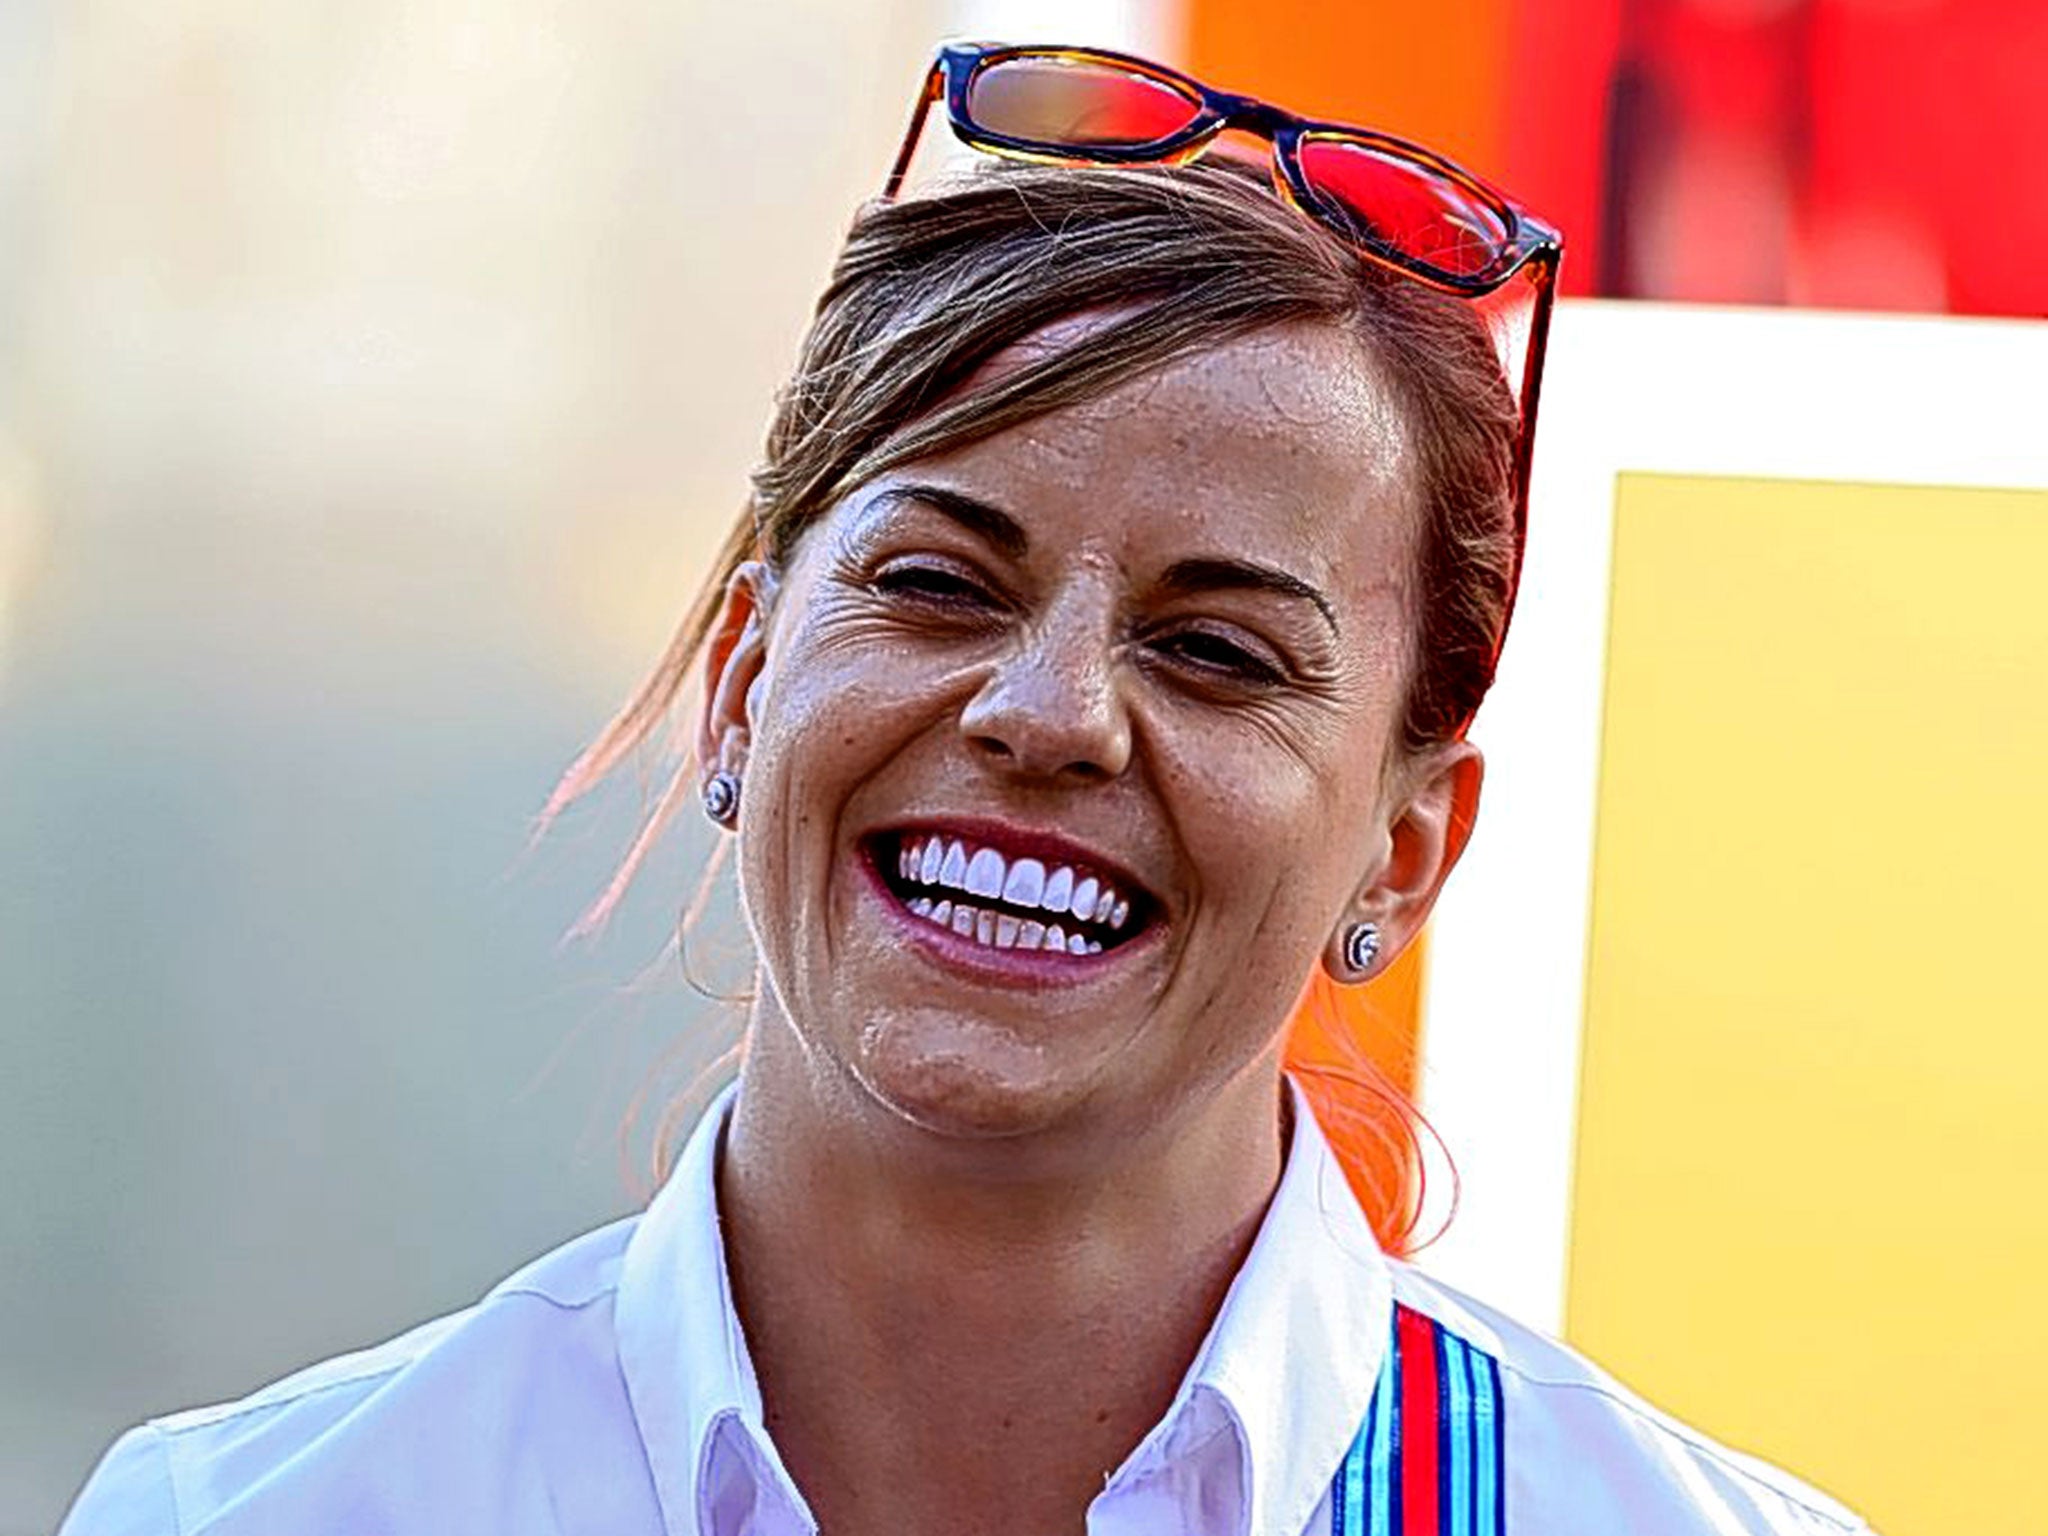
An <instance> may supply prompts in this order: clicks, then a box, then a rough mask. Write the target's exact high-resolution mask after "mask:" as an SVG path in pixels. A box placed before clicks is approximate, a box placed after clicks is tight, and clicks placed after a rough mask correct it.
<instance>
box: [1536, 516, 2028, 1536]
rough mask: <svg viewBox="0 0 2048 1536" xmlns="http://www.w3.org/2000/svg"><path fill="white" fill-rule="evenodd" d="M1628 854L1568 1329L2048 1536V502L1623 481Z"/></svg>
mask: <svg viewBox="0 0 2048 1536" xmlns="http://www.w3.org/2000/svg"><path fill="white" fill-rule="evenodd" d="M1597 842H1598V848H1597V853H1596V857H1595V868H1594V884H1593V892H1594V894H1593V922H1592V940H1591V954H1590V957H1589V966H1588V991H1587V1004H1586V1009H1587V1012H1586V1035H1585V1050H1584V1058H1583V1077H1582V1083H1581V1093H1582V1098H1581V1113H1580V1125H1579V1142H1578V1162H1577V1171H1576V1178H1575V1186H1574V1194H1573V1212H1572V1231H1571V1259H1570V1276H1569V1281H1568V1288H1567V1304H1566V1328H1567V1331H1568V1333H1569V1335H1570V1337H1571V1339H1572V1341H1573V1342H1574V1343H1575V1344H1577V1345H1579V1346H1580V1347H1581V1348H1583V1349H1585V1350H1586V1351H1588V1352H1589V1353H1590V1354H1592V1355H1593V1356H1594V1357H1595V1358H1596V1359H1598V1360H1600V1361H1601V1362H1602V1363H1604V1364H1605V1365H1607V1366H1608V1367H1609V1368H1610V1369H1612V1370H1614V1371H1615V1372H1616V1374H1617V1375H1619V1376H1620V1377H1621V1378H1622V1379H1623V1380H1624V1381H1627V1382H1628V1383H1630V1384H1631V1385H1632V1386H1634V1387H1636V1388H1637V1389H1638V1390H1640V1391H1642V1392H1643V1393H1644V1394H1645V1395H1646V1396H1648V1397H1649V1398H1650V1399H1651V1400H1652V1401H1654V1402H1656V1403H1658V1404H1659V1405H1660V1406H1662V1407H1664V1408H1667V1409H1669V1410H1670V1411H1672V1412H1674V1413H1676V1414H1678V1415H1679V1416H1680V1417H1682V1418H1685V1419H1688V1420H1690V1421H1692V1422H1694V1423H1697V1424H1699V1425H1700V1426H1701V1427H1702V1428H1704V1429H1706V1430H1707V1431H1708V1432H1710V1433H1712V1434H1714V1435H1716V1436H1718V1437H1720V1438H1722V1439H1724V1440H1726V1441H1728V1442H1730V1443H1732V1444H1734V1445H1736V1446H1739V1447H1741V1448H1743V1449H1745V1450H1750V1451H1754V1452H1756V1453H1758V1454H1760V1455H1763V1456H1766V1457H1768V1458H1770V1459H1772V1460H1774V1461H1777V1462H1779V1463H1781V1464H1783V1465H1785V1466H1787V1467H1789V1468H1790V1469H1792V1470H1794V1471H1796V1472H1798V1473H1799V1474H1801V1475H1802V1476H1805V1477H1807V1478H1809V1479H1811V1480H1813V1481H1814V1482H1816V1483H1818V1484H1819V1485H1820V1486H1821V1487H1823V1488H1826V1489H1828V1490H1829V1491H1830V1492H1832V1493H1834V1494H1835V1495H1836V1496H1838V1497H1840V1498H1841V1499H1843V1500H1844V1501H1845V1502H1847V1503H1849V1504H1851V1505H1853V1506H1854V1507H1855V1508H1857V1509H1858V1511H1859V1512H1860V1513H1862V1514H1863V1515H1865V1516H1866V1517H1867V1518H1869V1519H1870V1520H1871V1522H1872V1523H1873V1524H1874V1525H1875V1526H1876V1527H1877V1529H1878V1530H1879V1531H1880V1532H1882V1533H1884V1536H1936V1533H1944V1532H1955V1533H1963V1532H1969V1533H1971V1536H2002V1533H2012V1536H2019V1533H2021V1532H2026V1533H2028V1536H2038V1533H2039V1532H2040V1531H2042V1530H2043V1529H2044V1526H2043V1523H2042V1522H2043V1515H2042V1508H2043V1501H2042V1498H2041V1493H2040V1477H2041V1470H2042V1449H2041V1448H2042V1446H2043V1445H2048V1386H2044V1382H2048V1317H2044V1300H2048V1298H2044V1287H2048V894H2044V892H2048V492H2039V491H2027V492H1997V491H1982V490H1946V489H1925V488H1917V487H1903V486H1870V485H1838V484H1809V483H1793V482H1776V481H1762V480H1736V479H1704V478H1677V477H1666V476H1649V475H1643V476H1634V475H1631V476H1624V477H1622V479H1621V482H1620V485H1619V490H1618V495H1617V502H1616V522H1615V546H1614V586H1613V610H1612V618H1611V631H1610V642H1609V654H1608V676H1607V699H1606V716H1605V725H1604V732H1603V741H1602V754H1601V771H1600V802H1599V831H1598V839H1597Z"/></svg>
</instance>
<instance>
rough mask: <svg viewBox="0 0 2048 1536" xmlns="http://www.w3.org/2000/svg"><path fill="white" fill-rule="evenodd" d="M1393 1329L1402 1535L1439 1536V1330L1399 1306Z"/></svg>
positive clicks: (1423, 1318)
mask: <svg viewBox="0 0 2048 1536" xmlns="http://www.w3.org/2000/svg"><path fill="white" fill-rule="evenodd" d="M1394 1328H1395V1331H1396V1332H1397V1333H1398V1334H1399V1336H1400V1340H1401V1473H1400V1476H1401V1533H1402V1536H1440V1532H1439V1525H1438V1519H1439V1516H1438V1511H1437V1441H1438V1439H1439V1426H1440V1424H1441V1414H1440V1411H1439V1409H1440V1404H1439V1403H1438V1401H1437V1390H1436V1383H1437V1358H1436V1349H1437V1340H1436V1326H1435V1324H1433V1323H1432V1322H1430V1320H1429V1319H1428V1318H1426V1317H1424V1316H1423V1315H1422V1314H1421V1313H1420V1312H1414V1311H1410V1310H1409V1309H1408V1308H1407V1307H1400V1308H1397V1309H1396V1312H1395V1321H1394Z"/></svg>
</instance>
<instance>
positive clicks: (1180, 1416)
mask: <svg viewBox="0 0 2048 1536" xmlns="http://www.w3.org/2000/svg"><path fill="white" fill-rule="evenodd" d="M735 1091H736V1090H734V1089H731V1088H728V1089H727V1090H726V1091H725V1092H724V1093H723V1094H721V1095H720V1096H719V1097H718V1099H717V1100H715V1101H714V1102H713V1103H712V1105H711V1106H710V1108H709V1109H707V1110H706V1112H705V1114H704V1117H703V1119H702V1120H701V1121H700V1122H699V1124H698V1126H697V1129H696V1131H695V1132H694V1133H693V1134H692V1135H691V1137H690V1140H689V1143H688V1145H687V1146H686V1147H685V1148H684V1151H683V1155H682V1157H681V1159H680V1160H679V1161H678V1162H677V1164H676V1167H675V1170H674V1171H673V1172H672V1173H671V1174H670V1176H669V1178H668V1180H667V1182H666V1183H665V1184H664V1185H663V1187H662V1189H661V1191H660V1193H659V1194H658V1195H656V1196H655V1199H654V1202H653V1203H652V1204H651V1205H650V1206H649V1207H648V1210H647V1213H646V1215H645V1216H643V1217H642V1218H641V1222H640V1226H639V1229H638V1230H637V1231H636V1232H635V1234H634V1236H633V1239H632V1241H631V1242H630V1243H629V1244H628V1245H627V1249H626V1254H625V1264H624V1269H623V1272H622V1273H621V1275H620V1281H619V1293H618V1311H617V1325H618V1339H619V1360H620V1365H621V1368H622V1369H623V1371H624V1374H625V1379H626V1390H627V1395H628V1397H629V1399H630V1400H631V1402H632V1405H633V1413H634V1417H635V1418H636V1419H637V1420H638V1422H639V1427H640V1433H641V1436H642V1438H643V1440H644V1441H645V1443H646V1448H647V1457H648V1464H649V1466H650V1468H651V1469H652V1471H653V1474H654V1485H655V1489H656V1492H657V1494H658V1496H659V1498H660V1500H661V1507H662V1518H663V1521H664V1523H665V1524H666V1525H667V1527H668V1530H669V1532H670V1533H671V1536H700V1533H701V1536H723V1533H724V1532H726V1531H731V1530H735V1529H740V1528H742V1527H743V1526H744V1525H745V1524H747V1523H749V1522H747V1521H746V1520H745V1519H744V1518H743V1517H742V1518H737V1519H736V1518H734V1517H735V1516H738V1515H739V1511H738V1510H736V1509H735V1508H734V1505H735V1504H736V1503H756V1504H758V1502H759V1501H762V1500H767V1501H772V1502H775V1503H780V1504H783V1505H785V1506H787V1507H786V1508H784V1509H783V1510H781V1511H780V1513H781V1514H783V1515H784V1516H785V1517H793V1518H786V1519H785V1520H777V1521H772V1522H768V1523H769V1524H771V1525H783V1526H785V1528H787V1527H789V1526H794V1528H797V1529H811V1528H812V1522H811V1520H810V1517H809V1514H808V1511H806V1510H805V1509H804V1507H803V1501H802V1496H801V1495H800V1494H799V1493H798V1492H797V1490H796V1487H795V1484H794V1483H793V1482H792V1481H791V1480H790V1478H789V1476H788V1473H787V1471H786V1470H785V1469H784V1468H783V1466H782V1463H781V1458H780V1457H779V1456H778V1455H777V1454H776V1451H775V1447H774V1443H773V1442H772V1441H771V1440H770V1439H769V1437H768V1433H767V1430H766V1428H765V1426H764V1424H763V1422H762V1414H761V1392H760V1386H759V1383H758V1382H757V1380H756V1379H755V1376H754V1368H753V1362H752V1360H751V1359H750V1358H749V1356H748V1353H747V1345H746V1339H745V1336H744V1334H743V1333H742V1332H741V1329H740V1325H739V1319H738V1316H737V1314H736V1313H735V1312H734V1310H733V1305H732V1291H731V1286H730V1284H729V1283H728V1279H727V1274H726V1267H725V1249H724V1242H723V1238H722V1233H721V1230H720V1226H719V1220H718V1199H717V1184H716V1175H717V1163H718V1155H719V1148H720V1146H721V1145H722V1143H723V1141H724V1128H725V1122H726V1118H727V1114H728V1111H729V1110H730V1108H731V1104H732V1099H733V1096H734V1093H735ZM1288 1091H1289V1093H1290V1095H1291V1096H1292V1102H1293V1106H1294V1115H1293V1120H1294V1134H1293V1139H1292V1141H1291V1143H1290V1145H1289V1149H1288V1156H1287V1165H1286V1169H1285V1171H1284V1172H1283V1174H1282V1175H1281V1179H1280V1187H1279V1189H1278V1190H1277V1191H1276V1192H1275V1193H1274V1196H1273V1202H1272V1204H1271V1205H1270V1206H1268V1207H1267V1211H1266V1216H1265V1219H1264V1221H1263V1222H1262V1223H1261V1224H1260V1227H1259V1232H1258V1235H1257V1237H1256V1238H1255V1239H1254V1240H1253V1243H1252V1248H1251V1252H1250V1254H1249V1255H1248V1256H1247V1257H1246V1259H1245V1262H1244V1265H1243V1267H1242V1268H1241V1269H1239V1271H1238V1273H1237V1277H1236V1279H1235V1280H1233V1281H1232V1282H1231V1286H1230V1289H1229V1291H1228V1293H1227V1294H1226V1295H1225V1297H1224V1300H1223V1305H1222V1308H1221V1309H1220V1310H1219V1312H1218V1313H1217V1316H1216V1321H1215V1323H1214V1324H1213V1325H1212V1326H1211V1328H1210V1330H1209V1334H1208V1337H1207V1338H1206V1339H1205V1340H1204V1341H1203V1344H1202V1347H1201V1349H1200V1351H1199V1352H1198V1353H1197V1355H1196V1357H1195V1362H1194V1364H1193V1366H1191V1367H1190V1368H1189V1371H1188V1374H1187V1377H1186V1379H1185V1380H1183V1381H1182V1383H1181V1386H1180V1390H1179V1391H1178V1392H1177V1393H1176V1394H1175V1396H1174V1400H1173V1403H1172V1405H1171V1406H1170V1407H1169V1408H1168V1410H1167V1412H1166V1415H1165V1417H1164V1418H1162V1419H1161V1420H1160V1421H1159V1423H1158V1424H1157V1425H1155V1426H1154V1427H1153V1429H1152V1431H1151V1433H1149V1434H1148V1435H1147V1436H1146V1437H1145V1439H1144V1440H1143V1441H1142V1442H1141V1443H1140V1444H1139V1446H1138V1448H1137V1449H1136V1450H1135V1451H1133V1452H1132V1453H1131V1455H1130V1457H1129V1458H1128V1459H1127V1460H1126V1461H1125V1463H1124V1465H1123V1466H1122V1467H1120V1468H1119V1469H1118V1470H1117V1472H1116V1473H1115V1474H1114V1475H1113V1476H1112V1477H1111V1478H1110V1480H1109V1483H1108V1484H1107V1486H1106V1487H1105V1488H1104V1491H1103V1493H1102V1495H1101V1497H1100V1498H1099V1499H1098V1500H1097V1501H1096V1505H1097V1508H1098V1509H1102V1510H1104V1512H1105V1513H1106V1512H1107V1507H1108V1506H1110V1505H1113V1504H1115V1503H1116V1502H1117V1501H1119V1500H1123V1499H1129V1498H1132V1497H1135V1496H1138V1495H1139V1494H1140V1493H1141V1491H1142V1490H1143V1488H1144V1486H1145V1485H1146V1484H1147V1483H1148V1482H1150V1481H1155V1480H1157V1479H1159V1478H1161V1477H1162V1476H1166V1475H1169V1474H1171V1473H1172V1472H1173V1471H1174V1469H1175V1466H1176V1464H1177V1463H1179V1462H1181V1461H1184V1460H1185V1459H1187V1458H1190V1457H1199V1458H1200V1459H1201V1461H1202V1463H1203V1467H1204V1470H1203V1471H1202V1472H1201V1473H1200V1474H1198V1475H1201V1476H1216V1477H1221V1478H1222V1479H1223V1481H1224V1482H1225V1483H1226V1484H1228V1485H1230V1490H1231V1493H1232V1494H1233V1495H1234V1497H1232V1498H1231V1499H1230V1500H1229V1502H1231V1503H1235V1504H1236V1506H1237V1508H1236V1510H1235V1515H1236V1518H1235V1519H1233V1520H1231V1524H1232V1525H1233V1526H1234V1527H1235V1529H1236V1530H1237V1531H1238V1532H1241V1533H1244V1536H1300V1533H1301V1532H1302V1531H1303V1530H1304V1529H1306V1528H1307V1526H1308V1523H1309V1519H1310V1517H1311V1516H1312V1515H1313V1514H1314V1512H1315V1510H1316V1508H1317V1506H1318V1505H1319V1504H1320V1502H1321V1500H1322V1498H1323V1496H1324V1494H1325V1493H1326V1492H1327V1490H1328V1488H1329V1484H1330V1479H1331V1478H1332V1477H1333V1476H1334V1475H1335V1473H1336V1470H1337V1466H1338V1463H1339V1462H1340V1461H1341V1460H1342V1458H1343V1455H1344V1452H1345V1450H1346V1448H1347V1447H1348V1446H1349V1445H1350V1443H1351V1439H1352V1437H1353V1435H1354V1434H1356V1432H1357V1429H1358V1425H1359V1423H1360V1422H1361V1421H1362V1420H1363V1418H1364V1417H1365V1411H1366V1408H1367V1406H1368V1405H1369V1403H1370V1401H1371V1398H1372V1389H1373V1383H1374V1381H1375V1380H1376V1379H1377V1377H1378V1375H1379V1369H1380V1357H1381V1355H1382V1353H1383V1352H1384V1351H1385V1348H1386V1340H1387V1337H1388V1334H1389V1328H1390V1324H1391V1319H1392V1309H1393V1294H1392V1279H1391V1275H1390V1272H1389V1270H1388V1267H1387V1263H1386V1260H1385V1258H1384V1257H1383V1256H1382V1255H1381V1253H1380V1250H1379V1245H1378V1244H1377V1243H1376V1242H1375V1241H1374V1238H1373V1234H1372V1229H1371V1228H1370V1226H1369V1225H1368V1224H1367V1222H1366V1219H1365V1215H1364V1213H1363V1212H1362V1211H1361V1210H1360V1209H1359V1206H1358V1202H1357V1200H1356V1198H1355V1197H1354V1196H1353V1195H1352V1193H1351V1189H1350V1186H1349V1184H1348V1183H1347V1182H1346V1180H1345V1177H1344V1171H1343V1169H1342V1167H1341V1166H1340V1165H1339V1164H1338V1162H1337V1159H1336V1156H1335V1154H1334V1153H1333V1152H1332V1151H1331V1149H1330V1145H1329V1142H1328V1141H1327V1140H1326V1139H1325V1138H1324V1136H1323V1133H1322V1130H1321V1128H1320V1127H1319V1126H1318V1125H1317V1124H1316V1120H1315V1116H1314V1115H1313V1114H1312V1113H1311V1112H1310V1110H1309V1106H1308V1103H1307V1100H1306V1099H1305V1098H1304V1097H1303V1095H1302V1093H1301V1091H1300V1089H1299V1088H1298V1087H1297V1086H1295V1085H1294V1084H1293V1082H1292V1081H1291V1080H1290V1081H1289V1084H1288ZM735 1462H737V1464H738V1465H735ZM1233 1463H1234V1465H1233ZM735 1474H737V1475H735ZM1204 1502H1205V1503H1208V1502H1209V1501H1207V1500H1205V1501H1204ZM714 1505H716V1506H717V1509H718V1517H717V1518H716V1519H713V1518H712V1514H713V1506H714ZM1210 1507H1214V1506H1213V1504H1211V1506H1210ZM1092 1525H1093V1521H1092V1520H1091V1526H1092Z"/></svg>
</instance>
